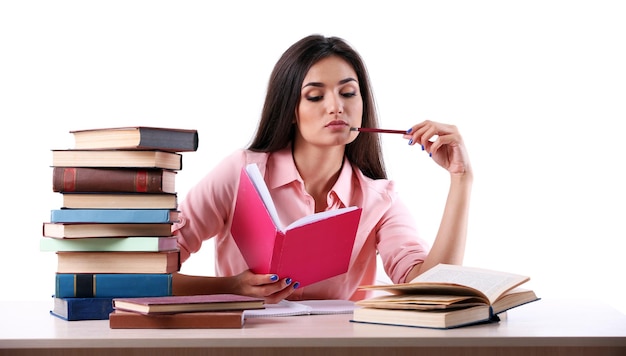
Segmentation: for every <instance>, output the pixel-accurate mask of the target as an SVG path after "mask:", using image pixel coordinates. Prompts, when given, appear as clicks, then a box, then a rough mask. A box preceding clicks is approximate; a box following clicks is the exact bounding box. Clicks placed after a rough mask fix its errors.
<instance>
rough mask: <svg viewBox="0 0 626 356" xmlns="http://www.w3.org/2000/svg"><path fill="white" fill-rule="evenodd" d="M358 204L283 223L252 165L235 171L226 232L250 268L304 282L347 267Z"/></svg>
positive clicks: (358, 211)
mask: <svg viewBox="0 0 626 356" xmlns="http://www.w3.org/2000/svg"><path fill="white" fill-rule="evenodd" d="M361 211H362V209H361V208H359V207H354V206H353V207H347V208H342V209H337V210H331V211H325V212H322V213H317V214H312V215H309V216H305V217H304V218H302V219H299V220H297V221H295V222H293V223H292V224H290V225H288V226H284V225H283V224H282V223H281V221H280V218H279V217H278V213H277V211H276V207H275V206H274V203H273V202H272V198H271V196H270V193H269V190H268V189H267V186H266V185H265V181H264V180H263V177H262V176H261V173H260V171H259V169H258V167H257V166H256V165H255V164H250V165H248V166H246V167H244V168H243V169H242V171H241V177H240V181H239V187H238V192H237V198H236V203H235V211H234V213H233V222H232V227H231V233H232V235H233V238H234V240H235V242H236V243H237V246H238V247H239V249H240V251H241V253H242V255H243V257H244V259H245V261H246V263H247V265H248V267H249V268H250V270H252V271H253V272H255V273H274V274H277V275H278V276H280V277H289V278H292V279H293V280H294V281H297V282H299V283H300V286H302V287H304V286H307V285H310V284H313V283H316V282H319V281H322V280H324V279H327V278H330V277H334V276H337V275H340V274H343V273H345V272H347V270H348V265H349V263H350V257H351V255H352V248H353V246H354V240H355V238H356V232H357V228H358V225H359V220H360V218H361Z"/></svg>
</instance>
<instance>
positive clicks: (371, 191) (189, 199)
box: [172, 147, 429, 300]
mask: <svg viewBox="0 0 626 356" xmlns="http://www.w3.org/2000/svg"><path fill="white" fill-rule="evenodd" d="M249 163H256V164H257V165H258V166H259V169H260V170H261V172H262V173H263V172H264V178H265V181H266V183H267V186H268V188H269V190H270V194H271V196H272V199H273V200H274V203H275V205H276V208H277V210H278V215H279V216H280V218H281V220H282V223H283V224H284V225H287V224H289V223H291V222H293V221H295V220H297V219H299V218H301V217H303V216H306V215H310V214H313V213H314V212H315V201H314V200H313V198H312V197H311V196H310V195H309V194H308V193H307V192H306V190H305V189H304V182H303V181H302V178H301V177H300V174H299V173H298V170H297V169H296V166H295V164H294V162H293V157H292V154H291V148H290V147H288V148H286V149H283V150H281V151H277V152H273V153H259V152H252V151H249V150H238V151H236V152H234V153H233V154H231V155H230V156H228V157H226V158H225V159H224V160H223V161H222V162H221V163H219V164H218V165H217V166H216V167H215V168H214V169H213V170H212V171H211V172H210V173H209V174H207V175H206V176H205V177H204V178H203V179H202V180H200V182H198V184H197V185H196V186H194V187H193V188H192V189H191V190H189V192H188V193H187V195H186V197H185V199H184V200H183V201H181V203H180V206H179V210H180V211H181V219H180V222H179V223H176V224H174V226H173V228H172V231H173V233H174V235H176V236H177V237H178V244H179V247H180V257H181V263H182V262H184V261H185V260H186V259H188V258H189V256H190V254H191V253H194V252H196V251H198V250H199V249H200V247H201V246H202V242H203V241H205V240H208V239H210V238H215V249H216V251H215V256H216V261H215V271H216V275H217V276H231V275H236V274H239V273H241V272H242V271H244V270H246V269H248V267H247V265H246V263H245V261H244V259H243V257H242V256H241V253H240V252H239V249H238V248H237V245H236V244H235V241H234V240H233V237H232V235H231V233H230V226H231V221H232V211H233V209H234V206H235V198H236V194H237V186H238V184H239V174H240V172H241V169H242V168H243V167H244V166H245V165H247V164H249ZM327 202H328V209H337V208H340V207H345V206H359V207H362V208H363V211H362V214H361V221H360V224H359V228H358V231H357V236H356V241H355V245H354V249H353V252H352V257H351V261H350V267H349V270H348V272H347V273H345V274H342V275H339V276H336V277H332V278H329V279H327V280H324V281H321V282H318V283H315V284H312V285H309V286H306V287H304V288H299V289H296V290H295V292H294V293H293V294H292V295H291V296H290V297H289V299H291V300H304V299H351V300H359V299H363V298H366V297H368V296H369V295H368V294H367V293H366V292H364V291H359V290H358V287H359V286H360V285H367V284H375V283H376V271H377V270H376V254H377V253H378V254H380V257H381V261H382V262H383V266H384V269H385V271H386V273H387V275H389V277H390V278H391V280H392V281H393V282H394V283H402V282H404V281H405V278H406V275H407V273H408V272H409V271H410V270H411V268H412V267H413V266H414V265H416V264H418V263H421V262H423V261H424V258H425V257H426V255H427V254H428V250H429V246H428V244H427V243H426V242H425V241H424V240H423V239H421V238H420V237H419V236H418V234H417V230H416V228H415V221H414V219H413V217H412V216H411V214H410V212H409V210H408V209H407V207H406V206H405V205H404V204H403V203H402V202H401V200H400V199H399V197H398V195H397V194H396V193H395V192H394V184H393V182H392V181H389V180H385V179H378V180H373V179H370V178H368V177H366V176H364V175H363V174H362V173H361V171H360V170H358V169H353V167H352V165H351V164H350V163H349V162H348V161H347V160H346V161H345V162H344V165H343V168H342V170H341V173H340V175H339V178H338V179H337V182H336V183H335V185H334V187H333V188H332V189H331V191H330V192H329V193H328V197H327ZM328 248H332V246H328ZM311 268H315V266H311ZM279 277H280V278H284V277H289V276H279ZM294 282H296V281H294Z"/></svg>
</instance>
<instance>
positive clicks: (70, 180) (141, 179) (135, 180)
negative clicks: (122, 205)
mask: <svg viewBox="0 0 626 356" xmlns="http://www.w3.org/2000/svg"><path fill="white" fill-rule="evenodd" d="M165 173H166V172H164V170H160V169H151V170H148V169H143V170H142V169H138V170H137V169H124V168H120V169H113V168H111V169H107V168H81V167H54V168H53V172H52V177H53V178H52V190H53V191H54V192H131V193H164V192H165V191H164V190H163V174H165Z"/></svg>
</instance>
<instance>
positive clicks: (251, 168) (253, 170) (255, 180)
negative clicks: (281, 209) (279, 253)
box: [246, 163, 284, 231]
mask: <svg viewBox="0 0 626 356" xmlns="http://www.w3.org/2000/svg"><path fill="white" fill-rule="evenodd" d="M246 172H247V173H248V176H249V177H250V180H251V181H252V184H254V187H255V188H256V190H257V192H258V193H259V195H260V196H261V199H262V200H263V203H265V208H266V209H267V212H268V213H269V214H270V217H271V218H272V220H273V221H274V225H275V226H276V227H277V228H278V229H279V230H281V231H283V230H284V227H283V224H282V223H281V221H280V218H279V217H278V211H277V210H276V206H275V205H274V201H273V200H272V196H271V195H270V191H269V189H267V185H266V184H265V180H264V179H263V175H262V174H261V171H260V170H259V167H258V166H257V165H256V164H254V163H250V164H249V165H247V166H246Z"/></svg>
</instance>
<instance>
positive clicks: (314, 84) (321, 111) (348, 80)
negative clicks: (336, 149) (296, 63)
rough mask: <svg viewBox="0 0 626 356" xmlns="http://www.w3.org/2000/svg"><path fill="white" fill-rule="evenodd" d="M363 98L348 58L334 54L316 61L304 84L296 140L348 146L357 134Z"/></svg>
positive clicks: (320, 144) (297, 110)
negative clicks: (356, 128)
mask: <svg viewBox="0 0 626 356" xmlns="http://www.w3.org/2000/svg"><path fill="white" fill-rule="evenodd" d="M362 119H363V98H362V97H361V92H360V91H359V83H358V81H357V75H356V72H355V71H354V69H353V68H352V66H351V65H350V64H349V63H348V62H347V61H345V60H344V59H342V58H340V57H337V56H331V57H328V58H324V59H322V60H320V61H319V62H317V63H315V64H314V65H313V66H311V68H310V69H309V72H308V73H307V75H306V77H305V78H304V82H303V83H302V88H301V94H300V103H299V104H298V108H297V109H296V124H297V126H298V130H297V133H296V140H304V141H305V142H307V143H309V144H313V145H317V146H336V145H345V144H348V143H350V142H352V141H353V140H354V139H355V138H356V137H357V132H354V131H350V127H360V126H361V121H362Z"/></svg>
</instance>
